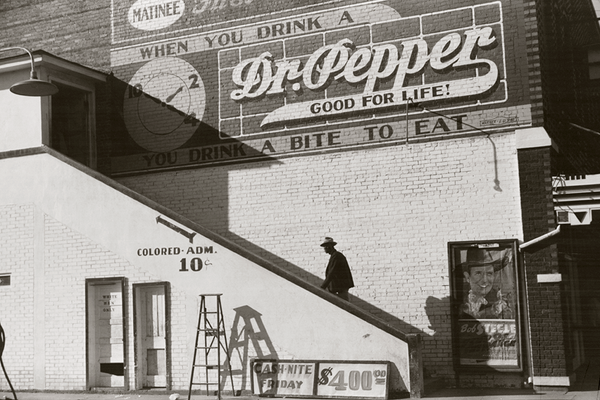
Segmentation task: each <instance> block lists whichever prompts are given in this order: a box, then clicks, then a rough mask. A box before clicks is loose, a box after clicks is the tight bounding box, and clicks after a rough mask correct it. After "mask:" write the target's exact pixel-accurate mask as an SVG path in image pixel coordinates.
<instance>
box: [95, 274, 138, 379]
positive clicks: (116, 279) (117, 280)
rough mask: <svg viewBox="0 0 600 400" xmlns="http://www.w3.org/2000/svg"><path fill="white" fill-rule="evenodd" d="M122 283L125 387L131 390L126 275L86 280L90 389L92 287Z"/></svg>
mask: <svg viewBox="0 0 600 400" xmlns="http://www.w3.org/2000/svg"><path fill="white" fill-rule="evenodd" d="M115 283H116V284H120V286H121V303H122V304H121V307H122V314H121V315H122V319H123V321H122V324H123V372H124V374H123V389H124V390H129V379H128V378H129V377H128V374H127V371H128V370H129V368H128V365H127V347H128V341H127V331H128V327H127V297H128V296H127V292H126V288H127V283H126V278H125V277H108V278H88V279H86V280H85V367H86V368H85V381H86V387H87V388H88V390H90V389H92V388H93V387H96V386H92V385H91V376H90V368H91V364H90V356H91V354H92V349H91V343H90V340H91V338H92V336H93V333H92V332H91V331H90V317H91V316H92V315H91V314H90V305H91V304H93V303H94V302H95V297H94V296H93V295H91V293H90V292H91V290H90V288H91V287H93V286H97V285H109V284H115ZM94 351H95V350H94Z"/></svg>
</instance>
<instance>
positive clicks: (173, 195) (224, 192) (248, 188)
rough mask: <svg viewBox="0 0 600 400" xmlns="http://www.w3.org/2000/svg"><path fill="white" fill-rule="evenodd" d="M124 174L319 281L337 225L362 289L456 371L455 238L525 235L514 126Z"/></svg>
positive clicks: (431, 358)
mask: <svg viewBox="0 0 600 400" xmlns="http://www.w3.org/2000/svg"><path fill="white" fill-rule="evenodd" d="M494 145H495V149H496V155H494ZM496 170H497V174H498V176H497V178H498V180H499V187H500V190H495V189H494V186H495V183H494V180H495V179H496V172H495V171H496ZM120 181H121V182H122V183H124V184H126V185H128V186H129V187H131V188H133V189H134V190H136V191H138V192H140V193H142V194H144V195H146V196H148V197H150V198H152V199H153V200H156V201H158V202H159V203H161V204H163V205H165V206H167V207H170V208H172V209H173V210H175V211H177V212H179V213H181V214H183V215H185V216H187V217H189V218H191V219H192V220H195V221H197V222H199V223H201V224H202V225H204V226H206V227H207V228H209V229H212V230H214V231H216V232H218V233H220V234H221V235H224V236H226V237H228V238H230V239H232V240H234V241H236V242H238V243H239V244H241V245H242V246H245V247H246V248H248V249H250V250H252V251H254V252H256V253H258V254H259V255H261V256H264V257H266V258H267V259H270V260H272V261H273V262H275V263H277V264H279V265H281V266H284V267H286V268H288V269H289V270H291V271H294V272H296V273H297V274H298V275H300V276H303V277H304V278H305V279H307V280H308V281H310V282H313V283H315V284H319V283H320V282H321V279H322V278H323V273H324V267H325V265H326V262H327V255H326V254H325V253H324V252H323V251H322V249H321V248H320V247H319V243H320V240H321V238H322V237H323V236H325V235H328V236H333V237H334V238H335V239H336V241H337V242H338V243H339V244H338V246H337V248H338V250H339V251H341V252H342V253H344V254H345V255H346V257H347V258H348V260H349V263H350V265H351V268H352V271H353V273H354V279H355V283H356V288H354V289H352V290H351V294H352V295H354V296H356V297H357V298H358V299H355V300H354V301H355V302H356V303H357V304H359V305H360V306H362V307H363V308H365V309H366V310H368V311H370V312H372V313H373V314H374V315H377V316H378V317H380V318H382V319H384V320H386V321H387V322H388V323H389V324H391V325H393V326H396V327H398V328H400V329H402V330H403V331H405V332H422V333H423V334H424V346H425V351H424V356H425V367H426V368H427V370H428V372H431V373H433V374H437V375H442V376H447V377H450V376H452V370H451V368H452V359H451V356H452V355H451V343H450V342H451V331H450V315H449V313H450V308H449V300H448V296H449V294H450V289H449V277H448V255H447V244H448V242H449V241H465V240H486V239H509V238H520V237H521V212H520V199H519V183H518V170H517V154H516V148H515V137H514V133H512V132H511V133H505V134H497V135H493V136H491V137H490V138H487V137H486V136H477V137H469V138H459V139H452V140H443V141H432V142H425V143H415V144H409V145H397V146H391V147H385V148H376V149H369V150H357V151H347V152H339V153H329V154H322V155H317V156H307V157H298V158H283V159H279V160H273V161H269V162H263V163H250V164H244V165H230V166H223V167H218V168H203V169H196V170H185V171H176V172H168V173H160V174H153V175H147V176H134V177H128V178H122V179H120Z"/></svg>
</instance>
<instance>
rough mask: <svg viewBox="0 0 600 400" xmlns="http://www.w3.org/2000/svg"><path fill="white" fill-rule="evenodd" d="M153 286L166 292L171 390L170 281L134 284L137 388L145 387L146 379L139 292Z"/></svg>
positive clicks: (168, 362) (167, 376) (167, 384)
mask: <svg viewBox="0 0 600 400" xmlns="http://www.w3.org/2000/svg"><path fill="white" fill-rule="evenodd" d="M151 287H162V288H163V289H164V292H165V359H166V360H165V364H166V366H165V367H166V371H165V375H166V377H165V378H166V388H165V389H166V390H171V286H170V284H169V282H166V281H158V282H145V283H134V284H133V285H132V294H133V296H132V297H133V346H134V363H135V388H136V390H140V389H143V388H144V382H143V381H144V380H143V379H142V370H141V367H142V364H141V363H142V358H143V355H142V354H141V352H142V350H143V345H142V341H143V338H142V337H141V332H140V330H141V328H140V326H139V324H140V323H141V321H142V317H141V316H139V313H140V304H139V293H140V290H142V289H145V288H151Z"/></svg>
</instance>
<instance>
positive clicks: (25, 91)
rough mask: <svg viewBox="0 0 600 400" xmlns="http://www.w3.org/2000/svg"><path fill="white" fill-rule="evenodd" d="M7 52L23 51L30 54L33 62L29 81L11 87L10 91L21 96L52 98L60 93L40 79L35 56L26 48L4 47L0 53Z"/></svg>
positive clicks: (53, 86) (50, 84)
mask: <svg viewBox="0 0 600 400" xmlns="http://www.w3.org/2000/svg"><path fill="white" fill-rule="evenodd" d="M5 50H23V51H25V52H26V53H27V54H29V59H30V60H31V74H30V76H29V79H27V80H25V81H21V82H17V83H15V84H14V85H12V86H11V87H10V91H11V92H13V93H14V94H18V95H21V96H52V95H53V94H56V93H58V88H57V87H56V86H55V85H53V84H52V83H50V82H47V81H43V80H41V79H38V77H37V73H36V72H35V68H34V64H33V55H32V54H31V52H30V51H29V50H27V49H26V48H24V47H4V48H2V49H0V51H5Z"/></svg>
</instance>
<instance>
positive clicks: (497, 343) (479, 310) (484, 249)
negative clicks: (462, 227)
mask: <svg viewBox="0 0 600 400" xmlns="http://www.w3.org/2000/svg"><path fill="white" fill-rule="evenodd" d="M449 253H450V273H451V275H450V276H451V283H452V285H451V291H452V293H451V301H452V306H453V311H454V313H453V328H454V329H453V330H454V332H453V339H454V348H455V353H456V354H455V360H456V362H457V364H458V366H459V367H477V368H481V367H491V368H495V369H510V370H518V369H520V368H521V351H520V340H519V339H520V324H519V317H518V316H519V313H518V311H519V301H518V300H519V293H518V284H517V261H516V255H517V253H516V242H515V241H512V240H509V241H495V242H476V243H451V244H450V245H449Z"/></svg>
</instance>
